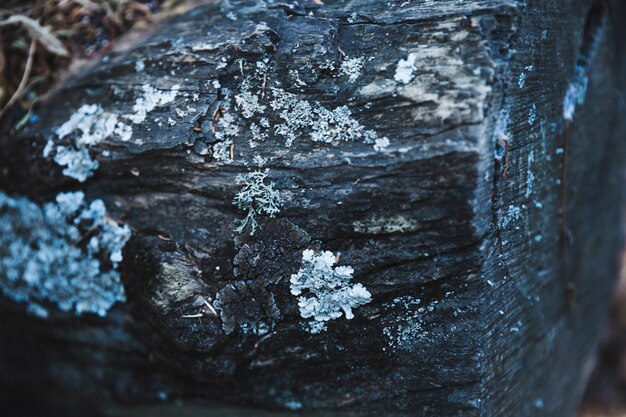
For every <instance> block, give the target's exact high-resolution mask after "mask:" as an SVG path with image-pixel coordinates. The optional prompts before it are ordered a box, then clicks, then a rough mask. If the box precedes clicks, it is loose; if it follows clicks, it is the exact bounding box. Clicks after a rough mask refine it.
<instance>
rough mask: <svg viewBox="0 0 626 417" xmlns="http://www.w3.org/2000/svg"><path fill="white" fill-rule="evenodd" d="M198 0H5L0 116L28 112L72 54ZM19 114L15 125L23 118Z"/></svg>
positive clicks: (91, 50) (99, 47)
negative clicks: (15, 112)
mask: <svg viewBox="0 0 626 417" xmlns="http://www.w3.org/2000/svg"><path fill="white" fill-rule="evenodd" d="M202 2H207V1H206V0H205V1H201V0H8V1H6V2H2V3H3V4H2V8H0V119H1V118H2V117H3V116H4V115H5V114H6V113H7V112H8V111H9V110H13V111H17V112H19V113H24V112H27V116H30V109H31V108H32V106H33V105H34V104H35V103H36V102H37V101H38V100H40V99H41V98H43V97H45V94H46V93H47V92H48V91H50V89H51V87H52V86H53V85H54V84H55V83H56V82H57V81H58V80H59V79H61V77H62V75H63V73H64V70H66V69H67V68H68V67H69V65H70V64H71V62H72V61H73V60H76V59H89V58H91V57H94V56H95V55H99V54H101V53H104V52H106V51H108V50H109V49H110V48H111V47H112V43H113V42H114V41H115V40H116V39H117V38H119V37H120V36H121V35H123V34H124V33H125V32H127V31H129V30H131V29H142V28H146V27H148V26H150V25H151V24H153V23H154V22H155V21H157V20H158V19H160V18H163V17H165V16H169V15H172V14H177V13H181V12H184V11H186V10H188V9H189V8H190V7H192V6H193V5H196V4H198V3H202ZM27 119H28V117H26V118H24V117H23V118H22V119H21V120H20V122H19V123H18V124H17V127H18V128H19V127H20V126H21V125H22V124H23V123H24V122H25V121H26V120H27Z"/></svg>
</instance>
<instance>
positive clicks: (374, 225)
mask: <svg viewBox="0 0 626 417" xmlns="http://www.w3.org/2000/svg"><path fill="white" fill-rule="evenodd" d="M352 227H353V228H354V231H355V232H357V233H366V234H371V235H380V234H387V233H407V232H414V231H416V230H417V229H418V228H419V222H418V221H417V220H415V219H411V218H408V217H406V216H402V215H396V216H389V217H385V216H372V217H370V218H368V219H365V220H357V221H354V222H353V223H352Z"/></svg>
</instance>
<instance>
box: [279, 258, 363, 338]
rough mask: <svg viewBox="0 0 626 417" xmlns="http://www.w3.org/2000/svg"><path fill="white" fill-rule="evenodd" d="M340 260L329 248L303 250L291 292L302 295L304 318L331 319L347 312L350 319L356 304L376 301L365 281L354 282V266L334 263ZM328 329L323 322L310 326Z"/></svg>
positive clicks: (301, 303)
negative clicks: (323, 249) (365, 285)
mask: <svg viewBox="0 0 626 417" xmlns="http://www.w3.org/2000/svg"><path fill="white" fill-rule="evenodd" d="M336 263H337V257H336V256H335V255H334V254H333V253H332V252H329V251H324V252H320V253H315V252H314V251H312V250H310V249H307V250H305V251H304V252H303V253H302V266H301V267H300V270H299V271H298V273H296V274H293V275H292V276H291V280H290V284H291V293H292V294H293V295H296V296H300V297H298V307H299V308H300V316H302V318H305V319H308V318H313V320H314V322H327V321H329V320H335V319H337V318H339V317H341V316H342V314H343V315H345V316H346V318H347V319H348V320H350V319H352V318H353V317H354V314H353V312H352V309H353V308H357V307H359V306H362V305H364V304H367V303H369V302H370V301H372V296H371V294H370V292H369V291H367V289H366V288H365V287H364V286H363V285H362V284H353V285H351V283H350V281H351V280H352V274H353V273H354V270H353V269H352V267H350V266H337V267H334V265H335V264H336ZM302 294H304V295H302ZM314 322H313V323H314ZM324 329H325V326H321V325H319V324H313V325H311V326H310V331H311V332H320V331H323V330H324Z"/></svg>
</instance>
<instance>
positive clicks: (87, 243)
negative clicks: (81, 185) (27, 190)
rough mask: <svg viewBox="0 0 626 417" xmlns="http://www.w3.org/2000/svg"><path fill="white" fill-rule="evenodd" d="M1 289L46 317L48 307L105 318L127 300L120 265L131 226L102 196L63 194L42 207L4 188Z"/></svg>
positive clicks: (0, 207)
mask: <svg viewBox="0 0 626 417" xmlns="http://www.w3.org/2000/svg"><path fill="white" fill-rule="evenodd" d="M0 213H1V214H0V291H1V292H2V293H3V294H4V295H5V296H6V297H8V298H11V299H13V300H15V301H17V302H22V303H27V311H28V312H29V313H31V314H34V315H37V316H40V317H46V316H47V315H48V309H47V306H50V305H54V306H56V308H58V309H59V310H61V311H65V312H73V313H75V314H77V315H80V314H84V313H95V314H98V315H100V316H104V315H105V314H106V313H107V311H108V310H109V309H110V308H111V306H112V305H113V304H115V303H116V302H118V301H124V299H125V297H124V288H123V286H122V284H121V281H120V277H119V273H118V272H117V267H118V264H119V262H121V260H122V249H123V247H124V245H125V243H126V241H127V240H128V239H129V237H130V228H129V227H128V226H126V225H125V226H120V225H118V224H117V223H116V222H115V221H113V220H112V219H111V218H109V217H108V216H107V212H106V207H105V206H104V203H103V202H102V200H94V201H92V202H91V203H90V204H87V203H86V202H85V200H84V195H83V193H82V192H72V193H61V194H59V195H58V196H57V197H56V200H55V201H54V202H50V203H47V204H44V205H43V206H39V205H37V204H35V203H33V202H31V201H30V200H28V199H26V198H13V197H10V196H7V195H6V194H4V193H1V192H0Z"/></svg>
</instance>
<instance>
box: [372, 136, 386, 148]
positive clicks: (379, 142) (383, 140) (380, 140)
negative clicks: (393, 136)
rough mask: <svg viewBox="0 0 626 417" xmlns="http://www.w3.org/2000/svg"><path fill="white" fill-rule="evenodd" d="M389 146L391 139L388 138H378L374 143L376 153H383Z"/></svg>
mask: <svg viewBox="0 0 626 417" xmlns="http://www.w3.org/2000/svg"><path fill="white" fill-rule="evenodd" d="M389 144H390V143H389V138H387V137H386V136H385V137H382V138H378V139H376V140H375V141H374V150H375V151H376V152H383V151H384V150H385V149H387V147H388V146H389Z"/></svg>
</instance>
